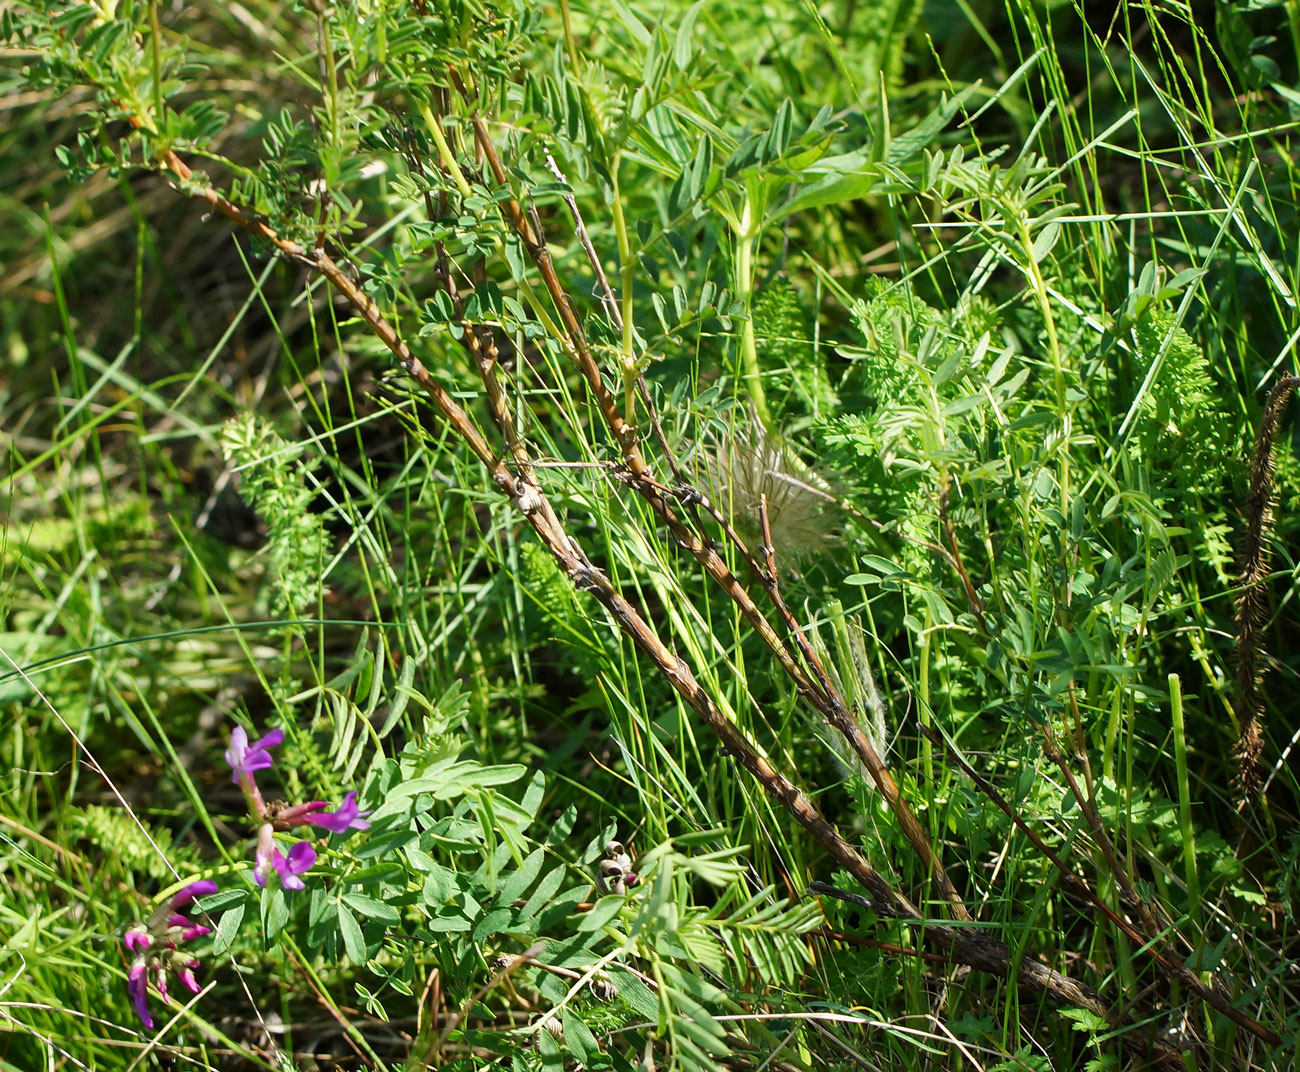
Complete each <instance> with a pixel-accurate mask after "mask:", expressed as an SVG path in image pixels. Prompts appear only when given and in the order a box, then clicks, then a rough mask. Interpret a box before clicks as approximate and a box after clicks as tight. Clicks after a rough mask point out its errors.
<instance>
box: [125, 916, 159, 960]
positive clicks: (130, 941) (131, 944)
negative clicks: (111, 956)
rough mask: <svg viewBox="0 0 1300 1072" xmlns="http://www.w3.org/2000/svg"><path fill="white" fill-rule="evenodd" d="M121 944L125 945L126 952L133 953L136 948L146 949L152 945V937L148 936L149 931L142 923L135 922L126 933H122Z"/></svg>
mask: <svg viewBox="0 0 1300 1072" xmlns="http://www.w3.org/2000/svg"><path fill="white" fill-rule="evenodd" d="M122 944H123V945H124V946H126V949H127V952H128V953H134V952H136V950H137V949H148V948H149V947H150V946H151V945H153V939H152V938H151V937H150V936H149V931H148V929H147V928H146V927H145V925H144V924H143V923H137V924H136V925H135V926H134V927H132V928H131V929H130V930H129V931H127V932H126V934H124V935H122Z"/></svg>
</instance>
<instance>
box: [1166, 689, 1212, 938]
mask: <svg viewBox="0 0 1300 1072" xmlns="http://www.w3.org/2000/svg"><path fill="white" fill-rule="evenodd" d="M1169 714H1170V716H1171V719H1172V721H1173V730H1174V765H1175V767H1176V769H1177V773H1178V825H1179V827H1180V828H1181V831H1182V837H1183V873H1184V875H1185V876H1186V878H1187V908H1188V913H1189V914H1190V915H1191V917H1192V922H1193V923H1194V924H1195V925H1196V929H1197V931H1198V932H1203V929H1204V928H1203V926H1202V920H1201V880H1200V876H1199V875H1198V874H1197V871H1196V828H1195V827H1193V826H1192V794H1191V784H1190V781H1189V780H1188V777H1187V734H1186V732H1185V731H1184V728H1183V685H1182V682H1181V681H1180V680H1179V678H1178V675H1177V674H1170V675H1169ZM1200 952H1201V938H1200V937H1199V936H1198V938H1197V942H1196V953H1197V961H1198V963H1199V957H1200Z"/></svg>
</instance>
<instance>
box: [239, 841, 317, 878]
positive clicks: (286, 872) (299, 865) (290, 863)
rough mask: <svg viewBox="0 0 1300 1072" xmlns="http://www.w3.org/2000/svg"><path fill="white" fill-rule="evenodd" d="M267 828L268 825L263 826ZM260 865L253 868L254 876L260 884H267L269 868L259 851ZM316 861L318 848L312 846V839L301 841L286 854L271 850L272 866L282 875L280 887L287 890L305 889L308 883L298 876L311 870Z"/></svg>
mask: <svg viewBox="0 0 1300 1072" xmlns="http://www.w3.org/2000/svg"><path fill="white" fill-rule="evenodd" d="M263 829H267V827H263ZM258 855H259V860H258V866H257V867H255V868H254V869H253V877H254V878H255V879H257V884H258V885H259V886H265V885H266V875H267V869H265V868H263V867H262V863H261V859H260V856H261V854H260V853H259V854H258ZM315 862H316V850H315V849H314V848H312V844H311V842H310V841H300V842H298V843H297V844H296V845H294V847H293V848H291V849H290V850H289V855H288V856H286V855H285V854H284V853H282V852H281V851H280V850H279V849H272V850H271V866H273V867H274V868H275V873H276V874H277V875H279V876H280V887H281V889H286V890H304V889H306V888H307V884H306V883H305V882H303V880H302V879H300V878H299V877H298V876H299V875H301V874H303V873H304V872H306V871H310V870H311V867H312V864H314V863H315Z"/></svg>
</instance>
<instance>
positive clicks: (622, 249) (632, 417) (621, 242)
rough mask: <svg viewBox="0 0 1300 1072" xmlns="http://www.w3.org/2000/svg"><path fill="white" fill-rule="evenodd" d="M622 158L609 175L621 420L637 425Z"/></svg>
mask: <svg viewBox="0 0 1300 1072" xmlns="http://www.w3.org/2000/svg"><path fill="white" fill-rule="evenodd" d="M621 162H622V157H621V155H620V154H619V153H617V152H616V153H615V154H614V159H613V160H612V161H611V162H610V169H609V174H610V178H611V179H612V180H613V183H614V202H613V204H612V205H611V206H610V210H611V212H612V213H613V215H614V235H615V237H616V238H617V240H618V263H619V269H620V271H619V289H620V290H621V291H622V295H621V300H622V303H623V349H622V353H621V354H620V357H621V360H622V366H623V419H624V420H625V421H627V423H628V424H630V425H631V424H635V423H636V412H635V410H636V376H637V370H636V349H635V347H634V345H633V344H634V340H635V336H634V334H633V330H632V328H633V322H632V285H633V283H634V282H635V281H636V261H635V260H633V258H632V243H631V241H630V240H629V238H628V234H627V217H626V216H625V215H624V213H623V195H622V193H621V191H620V190H619V185H618V172H619V164H620V163H621Z"/></svg>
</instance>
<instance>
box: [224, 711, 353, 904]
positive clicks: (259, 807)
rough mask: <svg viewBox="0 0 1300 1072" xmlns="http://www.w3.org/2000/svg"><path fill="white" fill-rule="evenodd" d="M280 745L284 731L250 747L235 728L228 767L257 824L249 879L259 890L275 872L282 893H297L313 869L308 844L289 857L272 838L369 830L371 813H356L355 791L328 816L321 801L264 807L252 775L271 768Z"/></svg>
mask: <svg viewBox="0 0 1300 1072" xmlns="http://www.w3.org/2000/svg"><path fill="white" fill-rule="evenodd" d="M283 740H284V731H283V730H272V731H271V732H270V733H268V734H266V735H265V736H263V737H259V738H258V739H257V740H256V741H253V742H252V743H251V744H250V743H249V740H248V732H247V731H246V730H245V729H244V728H243V727H242V726H236V727H235V729H234V730H233V731H231V734H230V747H229V748H227V749H226V762H227V763H228V764H229V765H230V780H231V781H232V782H234V783H235V784H236V785H238V786H239V787H240V789H242V790H243V792H244V799H245V800H246V801H247V802H248V810H249V812H250V814H252V816H253V818H254V819H256V820H257V821H258V830H257V863H256V864H255V865H254V867H253V878H254V879H256V880H257V884H258V885H259V886H265V885H266V880H267V877H268V876H269V875H270V874H271V872H272V871H274V872H275V874H276V877H277V878H278V879H279V882H280V886H281V888H283V889H286V890H301V889H304V888H305V886H306V883H304V882H303V880H302V878H301V877H300V876H301V875H303V874H304V873H305V872H307V871H310V870H311V868H312V865H313V864H315V863H316V849H315V848H314V847H313V846H312V843H311V842H310V841H299V842H297V843H296V844H295V845H294V846H293V847H292V848H290V849H289V851H288V852H287V853H286V852H281V851H280V849H279V847H278V846H277V845H276V843H275V832H276V831H277V830H289V829H292V828H293V827H295V826H316V827H320V828H321V829H322V830H328V831H329V832H330V833H331V834H342V833H343V832H345V831H347V830H368V829H369V828H370V823H369V822H367V821H366V818H365V817H366V816H367V815H369V814H370V813H369V812H368V811H361V810H360V809H359V808H358V807H357V794H356V791H355V790H354V791H352V792H349V793H348V795H347V796H345V797H344V798H343V803H341V804H340V805H339V806H338V807H337V808H336V809H334V810H333V811H327V810H326V809H327V808H329V806H330V805H329V802H328V801H325V800H310V801H308V802H307V803H306V804H292V805H291V804H284V803H279V802H277V803H273V804H267V803H266V801H264V800H263V799H262V794H261V791H260V790H259V789H258V788H257V780H256V778H255V777H254V773H255V772H257V771H260V770H267V769H268V768H269V767H270V766H271V765H272V764H273V763H274V760H273V759H272V758H271V751H270V750H271V749H272V748H275V747H276V746H277V745H278V744H280V743H281V742H282V741H283Z"/></svg>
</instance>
